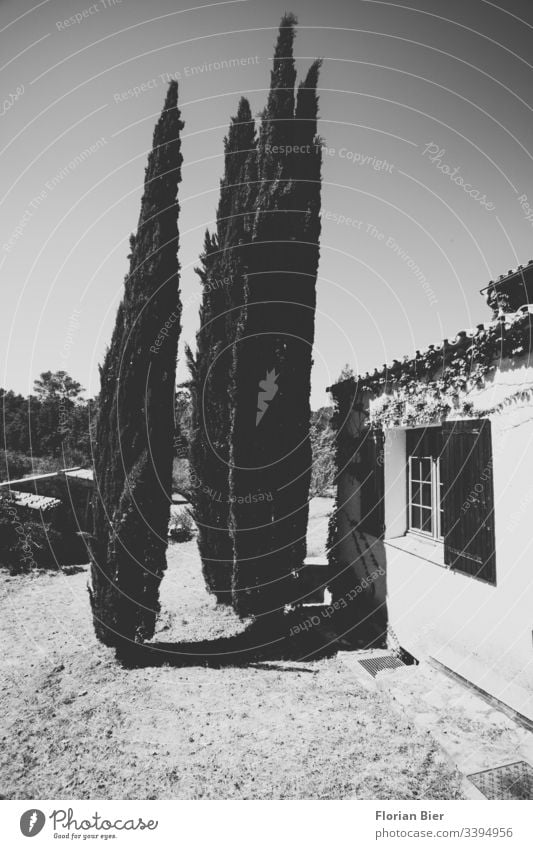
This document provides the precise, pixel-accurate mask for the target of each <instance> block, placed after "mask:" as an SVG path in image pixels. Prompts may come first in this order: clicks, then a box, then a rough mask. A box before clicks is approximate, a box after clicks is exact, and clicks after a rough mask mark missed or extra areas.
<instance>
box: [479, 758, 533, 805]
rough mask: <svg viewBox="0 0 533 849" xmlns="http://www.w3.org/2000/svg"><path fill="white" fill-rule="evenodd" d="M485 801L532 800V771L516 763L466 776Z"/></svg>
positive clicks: (526, 764) (527, 766)
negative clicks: (485, 798)
mask: <svg viewBox="0 0 533 849" xmlns="http://www.w3.org/2000/svg"><path fill="white" fill-rule="evenodd" d="M467 778H469V779H470V781H471V782H472V784H474V785H475V786H476V787H477V788H478V790H481V792H482V793H483V795H484V796H486V797H487V799H533V769H532V768H531V767H530V765H529V764H528V763H526V762H525V761H517V762H516V763H513V764H505V766H497V767H495V768H494V769H484V770H483V772H474V773H472V775H468V776H467Z"/></svg>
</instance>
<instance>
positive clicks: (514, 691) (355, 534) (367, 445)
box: [330, 262, 533, 720]
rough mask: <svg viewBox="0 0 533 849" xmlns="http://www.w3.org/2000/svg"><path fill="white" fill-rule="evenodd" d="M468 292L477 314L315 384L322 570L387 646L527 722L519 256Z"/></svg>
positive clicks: (524, 364)
mask: <svg viewBox="0 0 533 849" xmlns="http://www.w3.org/2000/svg"><path fill="white" fill-rule="evenodd" d="M483 291H484V292H485V294H486V297H487V301H488V304H489V306H490V307H491V309H492V320H490V321H488V322H487V323H485V324H480V325H478V326H477V327H476V328H474V329H472V330H466V331H461V332H460V333H458V335H457V336H456V338H455V339H453V340H450V341H449V340H444V341H443V342H442V343H441V344H439V345H436V346H430V348H429V349H428V350H426V351H417V352H416V356H414V357H411V358H409V357H406V358H404V359H403V360H402V361H394V362H393V363H392V365H391V366H390V367H387V368H384V369H382V370H376V371H375V372H374V373H373V374H366V375H364V376H361V377H356V378H350V379H348V380H345V381H343V382H341V383H338V384H336V385H335V386H333V387H331V388H330V391H331V392H332V395H333V398H334V401H335V404H336V413H335V422H336V428H337V472H338V477H337V487H338V488H337V503H336V510H335V513H334V516H333V520H332V523H331V527H330V562H331V567H332V569H333V571H334V572H336V573H337V574H339V575H343V576H344V578H343V579H342V580H341V582H340V583H341V586H343V587H345V586H346V585H347V583H349V582H347V580H346V576H350V581H351V582H352V583H355V584H357V583H358V582H361V581H364V583H365V584H366V586H365V587H364V592H362V593H361V596H360V598H361V599H362V601H361V603H360V606H359V610H360V611H362V612H363V613H364V612H365V611H369V612H370V615H374V617H375V619H376V621H379V622H381V623H382V627H383V628H384V629H385V630H386V631H387V633H388V635H389V640H390V638H391V635H392V636H393V637H394V639H395V638H396V637H397V639H398V641H399V643H400V645H401V646H402V648H404V649H406V650H407V651H408V652H409V653H411V654H412V655H413V656H414V657H415V658H418V659H421V658H426V659H427V658H429V659H432V660H433V661H435V662H437V663H439V664H442V665H443V666H444V667H445V668H446V669H447V670H449V671H451V672H452V673H453V674H455V675H457V676H460V677H461V678H463V679H466V680H467V681H468V682H470V683H472V684H473V685H475V686H476V687H478V688H479V689H481V690H483V691H484V692H485V693H487V694H489V695H490V696H492V697H494V698H496V699H498V700H499V701H500V702H502V703H503V705H506V706H508V707H510V708H512V709H513V710H514V711H516V712H518V713H519V714H521V715H522V716H524V717H527V718H528V719H529V720H533V358H532V350H533V263H532V262H530V263H529V264H528V265H527V266H526V267H525V268H523V267H519V268H518V269H517V270H516V271H514V272H509V273H508V274H507V275H505V276H502V277H501V278H500V279H499V280H498V281H497V282H491V283H490V284H489V286H488V287H486V289H485V290H483ZM376 564H379V566H380V567H381V568H380V569H379V570H376V569H375V565H376ZM371 570H372V571H371ZM369 574H370V575H371V576H372V580H370V581H369V580H368V576H369Z"/></svg>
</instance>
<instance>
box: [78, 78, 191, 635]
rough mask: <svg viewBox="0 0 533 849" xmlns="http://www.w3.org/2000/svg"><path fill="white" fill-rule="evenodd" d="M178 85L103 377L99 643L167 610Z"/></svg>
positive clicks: (134, 630) (96, 582) (153, 163)
mask: <svg viewBox="0 0 533 849" xmlns="http://www.w3.org/2000/svg"><path fill="white" fill-rule="evenodd" d="M182 128H183V123H182V121H181V120H180V112H179V109H178V85H177V83H176V82H171V84H170V86H169V89H168V93H167V96H166V100H165V104H164V108H163V111H162V113H161V117H160V119H159V121H158V123H157V125H156V127H155V130H154V135H153V148H152V151H151V153H150V155H149V157H148V164H147V167H146V171H145V180H144V194H143V197H142V201H141V212H140V217H139V223H138V227H137V233H136V235H135V236H133V235H132V236H131V238H130V245H131V252H130V255H129V260H130V270H129V274H128V276H127V277H126V280H125V290H124V296H123V299H122V302H121V304H120V306H119V308H118V311H117V317H116V322H115V328H114V331H113V335H112V339H111V344H110V346H109V349H108V350H107V353H106V356H105V359H104V363H103V365H102V367H101V369H100V381H101V390H100V410H99V415H98V422H97V429H96V448H95V481H96V488H95V504H94V515H95V529H94V540H93V547H92V557H91V561H92V562H91V583H92V587H91V590H90V596H91V606H92V613H93V622H94V627H95V631H96V635H97V637H98V638H99V639H100V640H101V641H102V642H103V643H105V644H106V645H114V646H124V645H125V644H127V643H128V642H139V641H142V640H145V639H149V638H150V637H151V636H152V635H153V632H154V627H155V619H156V615H157V613H158V611H159V584H160V582H161V579H162V576H163V572H164V570H165V568H166V559H165V553H166V547H167V533H168V521H169V516H170V500H171V498H170V497H171V482H172V456H173V426H174V418H173V405H174V391H175V374H176V356H177V345H178V339H179V334H180V329H181V328H180V317H181V303H180V296H179V263H178V258H177V251H178V238H179V237H178V215H179V204H178V202H177V192H178V183H179V182H180V180H181V163H182V157H181V153H180V131H181V130H182Z"/></svg>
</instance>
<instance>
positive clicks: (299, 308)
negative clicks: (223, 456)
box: [230, 15, 321, 615]
mask: <svg viewBox="0 0 533 849" xmlns="http://www.w3.org/2000/svg"><path fill="white" fill-rule="evenodd" d="M295 23H296V21H295V18H294V16H292V15H285V16H284V18H283V19H282V22H281V26H280V30H279V36H278V41H277V44H276V49H275V54H274V64H273V70H272V72H271V82H270V92H269V97H268V102H267V106H266V109H265V111H264V112H263V115H262V120H261V126H260V132H259V139H258V150H257V166H258V173H257V180H258V186H259V190H258V193H257V197H256V198H255V203H254V216H253V224H252V227H251V234H250V235H251V245H250V247H249V249H248V250H247V254H246V267H247V274H248V289H247V299H246V311H245V316H244V322H243V327H242V331H241V333H240V334H239V336H238V338H237V343H236V346H235V350H236V356H235V375H234V383H233V386H234V393H235V395H234V413H233V421H232V436H231V449H232V453H231V461H232V462H231V473H230V505H231V522H232V529H233V537H234V557H235V566H234V574H233V603H234V606H235V609H236V610H237V612H238V613H239V614H241V615H249V614H266V613H274V612H276V611H281V610H283V607H284V605H286V604H289V603H290V602H291V601H292V600H293V598H294V597H295V580H294V578H295V576H296V575H297V572H298V569H299V568H300V567H301V566H302V565H303V561H304V559H305V553H306V545H305V536H306V529H307V520H308V498H309V487H310V479H311V444H310V439H309V427H310V406H309V397H310V376H311V366H312V345H313V339H314V318H315V305H316V278H317V271H318V260H319V236H320V187H321V143H320V139H319V138H318V137H317V134H316V130H317V110H318V98H317V95H316V86H317V82H318V74H319V68H320V62H318V61H317V62H314V63H313V65H312V66H311V68H310V70H309V72H308V74H307V77H306V79H305V81H304V82H303V83H302V84H301V85H300V87H299V89H298V92H297V93H296V94H295V82H296V69H295V63H294V56H293V42H294V35H295V29H294V26H295Z"/></svg>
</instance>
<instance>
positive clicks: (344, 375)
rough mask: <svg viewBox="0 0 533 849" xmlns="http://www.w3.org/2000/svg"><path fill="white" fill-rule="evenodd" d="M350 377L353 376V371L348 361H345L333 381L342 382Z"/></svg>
mask: <svg viewBox="0 0 533 849" xmlns="http://www.w3.org/2000/svg"><path fill="white" fill-rule="evenodd" d="M351 377H355V372H354V370H353V368H352V367H351V365H350V364H349V363H346V365H345V366H343V368H342V371H341V373H340V374H339V376H338V378H337V380H336V381H335V383H342V381H343V380H349V379H350V378H351Z"/></svg>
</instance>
